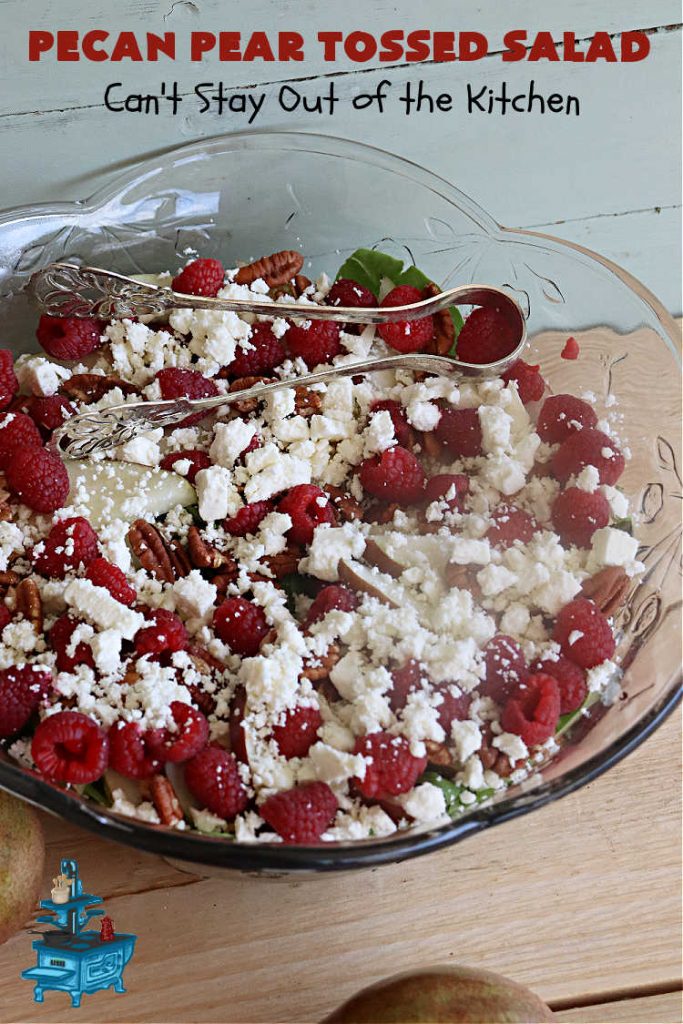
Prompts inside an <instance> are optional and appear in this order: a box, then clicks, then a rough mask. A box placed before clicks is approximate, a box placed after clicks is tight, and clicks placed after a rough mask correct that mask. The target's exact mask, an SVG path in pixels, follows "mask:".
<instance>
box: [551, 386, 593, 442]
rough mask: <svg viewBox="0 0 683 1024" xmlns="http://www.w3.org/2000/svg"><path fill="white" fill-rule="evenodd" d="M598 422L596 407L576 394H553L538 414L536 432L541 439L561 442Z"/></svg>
mask: <svg viewBox="0 0 683 1024" xmlns="http://www.w3.org/2000/svg"><path fill="white" fill-rule="evenodd" d="M597 422H598V417H597V415H596V412H595V409H594V408H593V407H592V405H589V404H588V402H584V401H583V399H581V398H576V396H575V395H551V396H550V398H546V400H545V402H544V403H543V405H542V407H541V411H540V412H539V414H538V422H537V423H536V433H537V434H538V436H539V437H540V439H541V441H547V442H548V443H549V444H561V443H562V441H566V439H567V438H568V437H569V435H570V434H575V433H576V431H577V430H583V428H584V427H594V426H595V424H596V423H597Z"/></svg>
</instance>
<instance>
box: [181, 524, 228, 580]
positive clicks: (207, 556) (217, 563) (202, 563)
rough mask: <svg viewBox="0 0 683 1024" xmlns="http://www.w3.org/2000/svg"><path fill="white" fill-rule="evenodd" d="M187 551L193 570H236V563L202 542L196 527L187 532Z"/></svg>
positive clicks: (204, 541) (207, 543)
mask: <svg viewBox="0 0 683 1024" xmlns="http://www.w3.org/2000/svg"><path fill="white" fill-rule="evenodd" d="M187 551H188V554H189V556H190V561H191V562H192V565H193V566H194V567H195V569H223V568H225V569H228V568H229V569H237V562H236V561H235V559H234V558H232V557H231V556H230V555H228V554H226V552H225V551H219V550H218V548H216V547H214V546H213V544H209V542H208V541H206V540H204V538H203V537H202V535H201V533H200V532H199V530H198V529H197V527H196V526H191V527H190V529H189V530H188V532H187Z"/></svg>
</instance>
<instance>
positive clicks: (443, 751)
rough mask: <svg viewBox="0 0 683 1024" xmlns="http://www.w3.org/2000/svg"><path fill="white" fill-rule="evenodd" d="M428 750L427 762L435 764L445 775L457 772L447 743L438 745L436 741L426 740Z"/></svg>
mask: <svg viewBox="0 0 683 1024" xmlns="http://www.w3.org/2000/svg"><path fill="white" fill-rule="evenodd" d="M425 747H426V749H427V761H428V762H429V764H433V765H434V766H435V767H436V768H438V769H439V770H440V771H442V772H443V773H444V774H447V773H449V772H451V773H452V772H454V771H455V764H454V763H453V755H452V754H451V752H450V750H449V749H448V747H447V746H446V744H445V743H437V742H436V741H435V740H425Z"/></svg>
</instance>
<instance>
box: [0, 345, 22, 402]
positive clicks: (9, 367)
mask: <svg viewBox="0 0 683 1024" xmlns="http://www.w3.org/2000/svg"><path fill="white" fill-rule="evenodd" d="M18 390H19V381H18V380H17V375H16V373H15V372H14V357H13V355H12V353H11V352H10V351H9V350H8V349H6V348H0V409H4V408H5V406H6V405H9V403H10V402H11V401H12V399H13V398H14V396H15V395H16V393H17V391H18Z"/></svg>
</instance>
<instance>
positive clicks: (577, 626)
mask: <svg viewBox="0 0 683 1024" xmlns="http://www.w3.org/2000/svg"><path fill="white" fill-rule="evenodd" d="M553 639H554V640H556V641H557V643H558V644H559V645H560V648H561V650H562V653H563V654H564V655H565V657H567V658H569V660H570V661H573V662H575V664H577V665H580V666H581V668H595V666H596V665H600V664H601V663H602V662H603V661H606V660H607V659H608V658H611V657H612V655H613V654H614V649H615V646H616V644H615V641H614V634H613V633H612V627H611V626H610V624H609V622H608V621H607V619H606V617H605V616H604V615H603V614H602V612H601V611H600V609H599V608H598V606H597V605H596V604H594V603H593V602H592V601H589V600H588V599H587V598H585V597H575V598H574V600H573V601H570V602H569V604H566V605H565V606H564V608H563V609H562V611H561V612H560V613H559V615H558V616H557V619H556V621H555V629H554V631H553Z"/></svg>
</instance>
